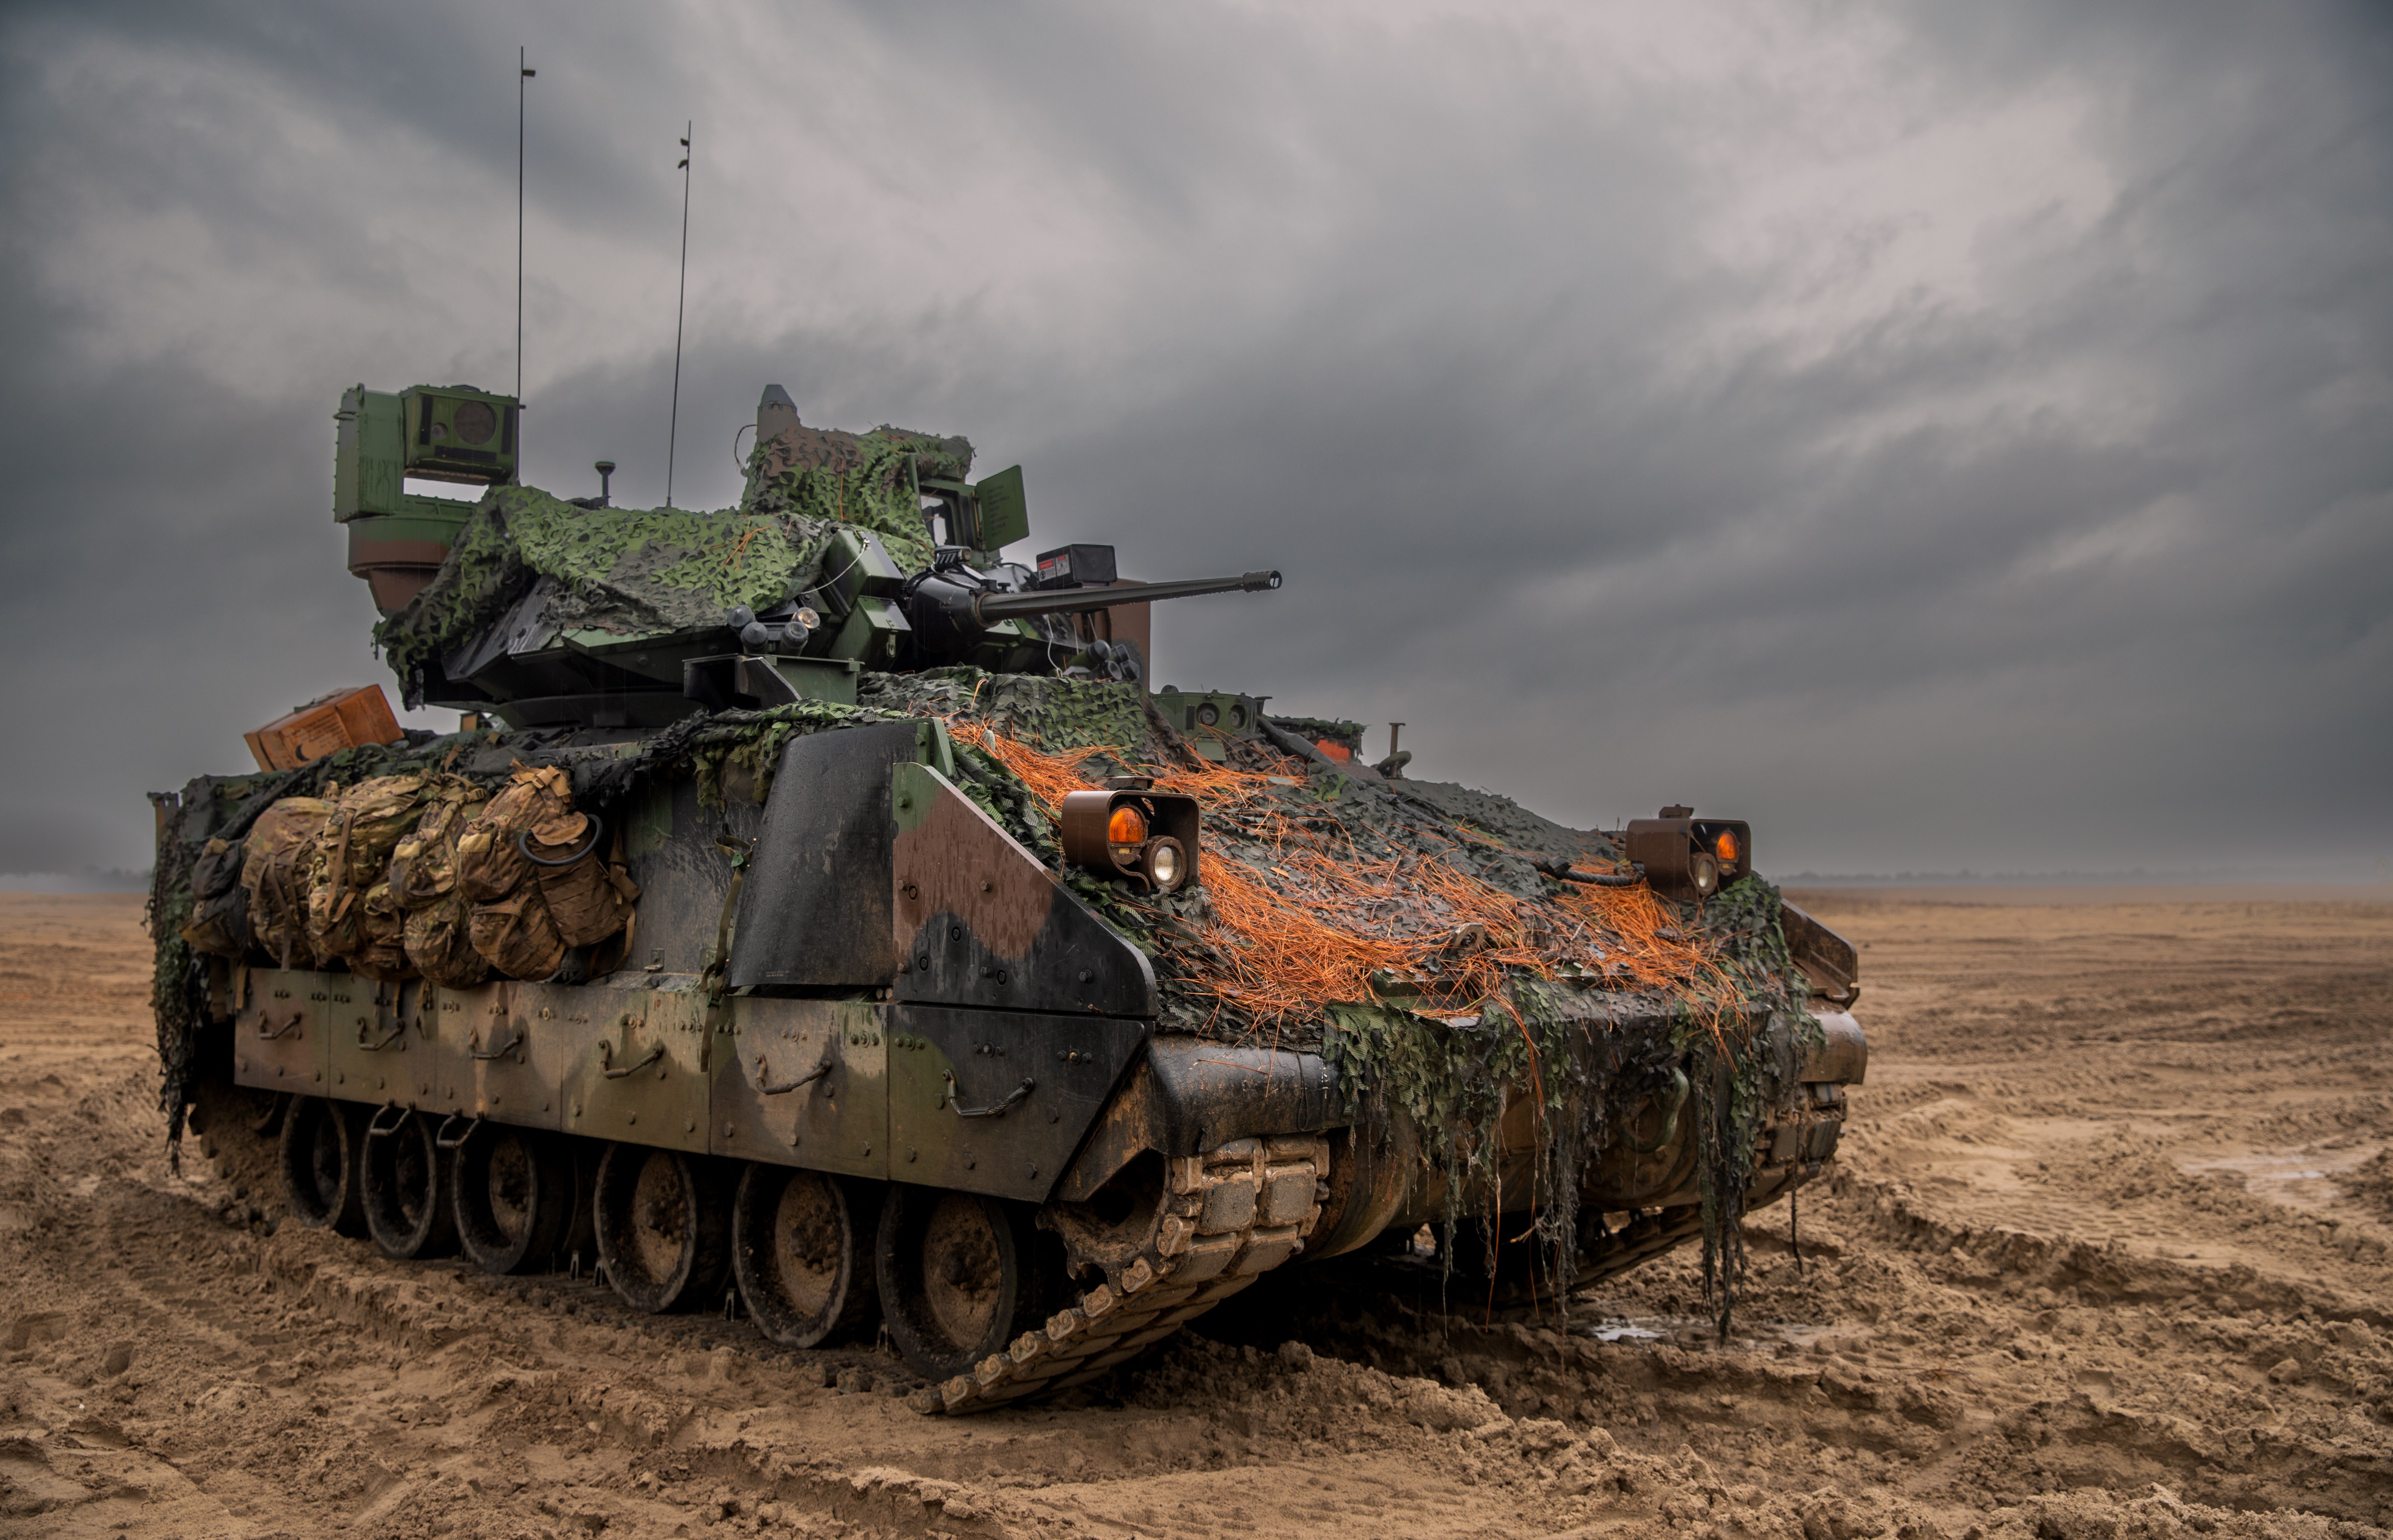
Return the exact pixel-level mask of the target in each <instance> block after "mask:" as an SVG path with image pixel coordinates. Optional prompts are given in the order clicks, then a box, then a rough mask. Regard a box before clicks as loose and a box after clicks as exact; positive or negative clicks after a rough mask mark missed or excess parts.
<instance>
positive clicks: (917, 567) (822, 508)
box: [739, 423, 973, 572]
mask: <svg viewBox="0 0 2393 1540" xmlns="http://www.w3.org/2000/svg"><path fill="white" fill-rule="evenodd" d="M972 459H973V447H972V443H971V441H970V440H968V439H964V438H942V437H938V436H937V435H935V434H928V433H909V432H908V431H907V430H906V429H904V428H894V427H891V426H889V425H888V424H885V423H884V424H882V425H881V426H880V427H877V428H874V429H873V430H872V431H871V432H870V433H843V432H841V431H839V430H838V429H836V428H810V427H805V426H803V425H792V426H791V427H790V428H789V429H787V430H786V431H784V432H783V433H781V434H780V435H779V436H778V437H775V438H773V439H771V440H770V441H768V442H765V443H761V444H758V445H757V446H756V447H755V448H754V449H753V450H751V451H750V453H749V456H748V481H747V486H746V488H745V489H743V490H742V492H741V493H740V497H739V510H740V512H742V513H743V514H754V515H790V516H796V517H799V518H804V519H815V520H820V519H843V520H845V521H846V522H848V523H850V524H860V525H862V526H864V527H865V528H866V529H870V530H872V531H874V532H875V533H877V534H878V535H880V537H881V543H882V546H883V549H885V550H886V551H888V553H889V555H890V557H891V559H892V560H894V561H896V563H897V565H898V566H899V567H901V568H905V569H906V570H907V571H909V572H919V571H921V570H922V569H923V568H927V567H929V566H930V565H931V539H930V533H929V529H928V527H927V526H926V525H925V524H924V523H923V522H922V500H921V495H920V493H921V488H922V483H923V482H924V481H926V480H930V481H961V480H963V479H964V477H965V476H969V475H970V474H972Z"/></svg>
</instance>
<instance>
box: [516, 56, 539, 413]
mask: <svg viewBox="0 0 2393 1540" xmlns="http://www.w3.org/2000/svg"><path fill="white" fill-rule="evenodd" d="M538 73H540V72H539V71H537V70H535V69H532V68H531V67H530V65H529V64H527V63H525V62H524V50H523V47H522V46H521V45H520V44H518V45H517V47H516V412H517V415H518V416H521V415H522V412H523V252H524V92H525V86H524V82H525V81H528V80H530V79H531V77H532V76H534V75H536V74H538ZM521 445H522V439H521V438H520V437H518V438H517V452H521Z"/></svg>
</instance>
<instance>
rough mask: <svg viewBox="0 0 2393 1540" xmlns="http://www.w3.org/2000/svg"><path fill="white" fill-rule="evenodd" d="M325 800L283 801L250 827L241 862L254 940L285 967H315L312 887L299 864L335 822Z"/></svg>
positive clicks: (242, 878) (288, 799)
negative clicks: (328, 824)
mask: <svg viewBox="0 0 2393 1540" xmlns="http://www.w3.org/2000/svg"><path fill="white" fill-rule="evenodd" d="M332 813H333V803H330V802H328V801H326V800H325V799H324V798H321V797H284V798H282V799H281V801H279V802H277V803H275V804H274V805H273V806H271V807H269V808H268V809H267V810H266V811H265V812H263V813H261V814H259V815H258V816H257V821H256V822H255V823H254V824H252V825H251V826H250V829H249V842H248V846H247V849H246V851H245V852H244V854H243V855H242V867H241V881H242V887H243V888H245V889H247V890H248V892H249V929H250V935H251V937H252V938H253V939H254V940H255V942H256V943H257V945H258V946H259V947H260V948H262V949H263V950H264V951H265V952H266V954H267V955H268V957H270V958H272V959H274V960H275V962H276V963H277V964H278V965H280V966H281V967H284V968H313V967H315V966H316V953H315V949H314V948H313V947H312V946H309V945H308V942H307V884H306V882H305V881H304V880H303V876H302V873H301V871H300V862H301V861H302V859H303V858H304V857H305V856H306V855H307V851H308V849H309V848H310V846H312V845H313V843H314V842H315V837H316V835H317V834H318V833H319V832H320V831H321V830H322V829H323V827H324V820H325V819H327V818H329V817H331V816H332Z"/></svg>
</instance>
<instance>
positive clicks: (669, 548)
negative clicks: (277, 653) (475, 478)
mask: <svg viewBox="0 0 2393 1540" xmlns="http://www.w3.org/2000/svg"><path fill="white" fill-rule="evenodd" d="M917 522H919V520H918V521H917ZM830 528H831V526H830V521H828V520H825V519H818V518H806V517H802V516H796V515H790V514H772V515H755V516H746V515H739V514H732V513H727V512H726V513H695V512H692V511H690V510H687V509H683V508H582V507H578V506H576V505H575V504H573V503H570V502H562V501H560V500H559V499H556V498H554V497H551V496H549V495H548V494H547V493H546V492H543V491H537V490H534V489H531V488H530V487H496V488H493V489H491V490H490V492H489V493H487V494H486V495H485V496H484V497H483V499H482V501H481V502H479V503H477V504H476V505H475V508H474V512H473V515H472V516H471V517H469V518H468V519H467V520H466V523H465V527H464V529H462V530H460V531H459V532H458V535H457V539H456V542H455V543H454V544H453V545H451V547H450V549H449V557H448V559H447V560H446V561H445V562H443V563H442V564H441V567H440V571H439V574H438V576H437V577H435V578H434V579H433V580H432V581H431V583H430V584H429V585H427V586H426V587H425V590H424V591H423V592H422V593H420V594H417V595H416V596H415V597H414V598H413V599H412V600H410V601H409V602H408V605H407V607H405V608H404V609H401V610H400V611H399V613H397V614H396V615H393V616H391V617H390V618H389V619H388V620H385V621H383V622H382V623H381V624H380V625H379V626H377V627H375V628H374V640H375V642H376V643H377V644H379V645H380V646H381V647H382V648H383V650H384V651H385V652H386V654H387V655H388V657H389V659H390V665H391V669H392V672H395V673H397V674H398V675H399V679H400V680H401V681H402V682H405V681H407V680H408V679H409V678H410V676H411V671H412V669H413V668H414V667H415V666H416V665H417V664H419V663H425V662H428V661H431V660H433V659H438V657H439V656H440V655H441V654H442V653H443V652H445V651H447V650H449V649H450V648H451V647H455V646H461V645H463V644H464V643H466V642H468V641H470V640H472V639H473V638H474V637H475V635H476V634H477V633H479V632H481V631H482V630H483V629H484V628H485V627H487V626H488V625H490V622H492V621H494V620H497V619H499V617H500V616H501V615H502V614H503V613H504V612H505V610H506V608H507V607H508V606H510V605H512V604H514V603H515V602H516V601H517V600H518V599H520V598H522V597H523V595H524V594H525V593H526V592H527V591H529V590H530V587H531V586H532V584H533V583H534V582H536V581H539V580H541V579H543V578H546V579H550V580H552V581H554V582H555V584H556V587H557V588H558V590H559V593H558V594H557V596H556V598H555V599H553V600H552V601H551V602H550V604H549V606H548V607H547V611H546V616H545V618H546V620H548V621H549V622H550V623H552V624H555V625H558V626H561V627H566V628H569V629H577V630H588V631H596V632H604V633H612V634H615V635H634V634H642V633H652V632H658V631H696V630H704V629H706V628H707V627H710V626H719V625H721V624H722V623H723V617H724V615H725V613H726V612H727V611H728V610H730V609H731V608H732V607H735V606H739V605H746V606H748V607H751V608H763V607H766V606H769V605H775V604H778V603H779V602H780V601H781V600H782V599H783V598H785V597H788V596H789V595H791V594H794V593H796V592H798V591H800V590H802V589H804V588H806V587H809V586H811V585H812V584H813V583H814V581H816V575H817V560H818V558H819V557H820V555H821V554H822V548H823V544H824V542H825V541H826V540H827V539H828V538H829V536H830Z"/></svg>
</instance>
